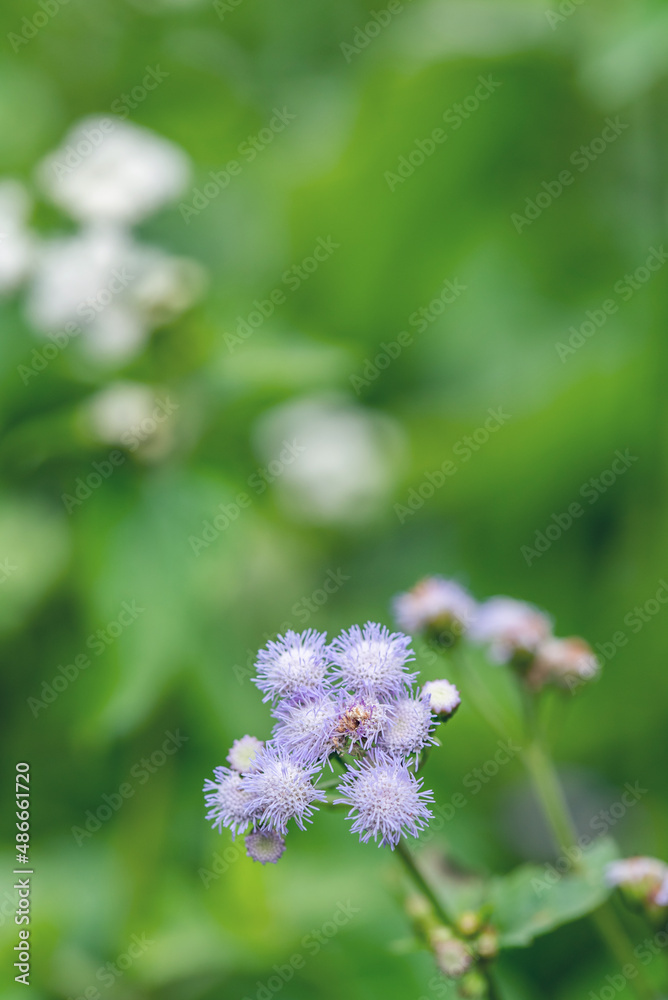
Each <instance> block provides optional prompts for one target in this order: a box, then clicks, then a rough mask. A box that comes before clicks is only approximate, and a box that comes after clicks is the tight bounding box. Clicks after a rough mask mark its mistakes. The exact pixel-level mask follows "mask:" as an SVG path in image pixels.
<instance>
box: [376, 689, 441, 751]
mask: <svg viewBox="0 0 668 1000" xmlns="http://www.w3.org/2000/svg"><path fill="white" fill-rule="evenodd" d="M435 724H436V723H435V721H434V719H433V717H432V714H431V709H430V707H429V698H428V697H422V696H421V697H417V698H416V697H411V696H410V695H404V696H403V697H401V698H398V699H397V700H396V701H395V702H394V704H393V706H392V718H391V719H390V720H389V722H388V724H387V725H386V726H385V728H384V730H383V734H382V736H381V738H380V740H379V741H378V747H379V749H381V750H383V751H385V752H386V753H388V754H390V756H392V757H409V756H411V754H416V755H417V754H418V753H419V752H420V750H424V749H425V747H427V746H429V745H430V744H433V743H435V742H436V740H435V739H434V738H433V737H432V735H431V734H432V730H433V729H434V726H435Z"/></svg>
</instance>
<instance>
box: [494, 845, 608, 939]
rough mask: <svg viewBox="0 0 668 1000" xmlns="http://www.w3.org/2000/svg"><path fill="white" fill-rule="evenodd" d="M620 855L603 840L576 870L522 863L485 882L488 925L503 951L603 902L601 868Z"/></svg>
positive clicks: (605, 888)
mask: <svg viewBox="0 0 668 1000" xmlns="http://www.w3.org/2000/svg"><path fill="white" fill-rule="evenodd" d="M618 857H619V852H618V849H617V846H616V844H615V842H614V841H613V840H612V839H611V838H609V837H604V838H601V839H600V840H598V841H597V842H596V843H595V844H594V845H593V846H592V847H590V848H588V849H587V850H585V851H584V852H582V854H581V858H580V862H579V867H578V870H577V871H574V870H573V867H572V866H569V869H568V870H567V871H566V872H565V873H564V874H563V875H562V874H560V872H559V871H558V870H557V868H556V867H555V866H554V865H549V864H548V865H533V864H532V865H522V866H521V867H520V868H516V869H515V871H513V872H511V873H510V874H509V875H504V876H502V877H500V878H495V879H493V880H492V882H491V884H490V894H489V901H490V902H491V904H492V906H493V915H492V922H493V923H494V925H495V926H496V927H497V929H498V931H499V934H500V944H501V947H503V948H520V947H524V946H526V945H528V944H530V943H531V942H532V941H533V939H534V938H536V937H538V936H539V935H541V934H547V933H548V932H549V931H552V930H554V929H555V928H556V927H560V926H561V925H562V924H566V923H569V922H570V921H571V920H578V919H579V918H580V917H583V916H584V915H585V914H587V913H591V911H592V910H595V909H596V908H597V907H598V906H600V905H601V903H603V902H605V900H606V899H607V898H608V896H609V894H610V891H611V890H610V889H609V888H608V886H606V884H605V881H604V879H603V872H604V869H605V866H606V865H607V864H608V863H609V862H610V861H613V860H615V858H618Z"/></svg>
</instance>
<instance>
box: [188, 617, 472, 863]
mask: <svg viewBox="0 0 668 1000" xmlns="http://www.w3.org/2000/svg"><path fill="white" fill-rule="evenodd" d="M413 659H414V655H413V653H412V651H411V649H410V639H409V637H408V636H406V635H404V634H403V633H401V632H390V631H389V630H388V629H387V628H385V627H384V626H383V625H378V624H376V623H374V622H367V623H366V625H364V626H363V627H361V628H360V627H359V626H358V625H353V626H352V628H350V629H348V630H346V631H344V632H342V633H341V634H340V635H339V636H338V637H337V638H336V639H334V641H333V642H331V643H330V644H329V645H328V644H327V639H326V635H324V634H321V633H318V632H315V631H313V630H312V629H308V630H307V631H306V632H302V633H301V634H298V633H296V632H287V633H286V634H285V635H284V636H279V637H278V638H277V639H276V640H275V641H272V642H269V643H267V646H266V647H265V648H264V649H262V650H260V652H259V654H258V657H257V661H256V664H255V666H256V670H257V676H256V677H255V678H254V679H253V680H254V683H255V684H256V685H257V687H258V688H259V689H260V691H261V692H262V693H263V695H264V698H263V700H264V701H269V702H271V706H272V707H271V714H272V715H273V717H274V719H275V720H276V721H275V725H274V729H273V733H272V738H271V739H270V740H269V741H267V742H266V743H262V742H261V741H260V740H258V739H256V738H255V737H254V736H244V737H242V738H241V739H239V740H235V742H234V745H233V747H232V749H231V750H230V752H229V754H228V757H227V760H228V762H229V764H230V767H217V768H215V770H214V779H215V780H213V781H211V780H207V781H206V782H205V784H204V792H205V801H206V805H207V807H208V812H207V819H208V820H210V821H211V822H212V823H213V826H214V828H217V829H218V830H219V831H221V832H222V828H223V827H226V828H227V829H229V830H230V832H231V834H232V836H233V837H234V836H235V835H236V834H246V850H247V853H248V855H249V857H251V858H253V859H254V860H255V861H259V862H261V863H262V864H266V863H267V862H276V861H278V859H279V858H280V857H281V855H282V853H283V851H284V849H285V841H284V837H285V834H286V833H287V829H288V824H289V822H290V820H294V822H295V825H296V826H297V827H298V828H299V829H301V830H303V829H305V824H306V823H310V822H311V821H312V818H313V812H314V810H317V808H318V803H322V802H329V804H332V805H336V804H337V803H342V804H345V805H348V806H349V807H350V810H349V813H348V819H350V820H352V825H351V832H352V833H355V834H358V835H359V838H360V840H361V841H362V842H367V841H368V840H370V839H373V840H374V841H377V842H379V846H383V845H388V846H389V847H390V848H392V849H394V848H395V847H396V846H397V844H398V843H399V840H400V839H401V837H403V836H407V835H408V834H410V835H411V836H413V837H417V836H418V834H419V833H420V830H422V829H423V828H424V827H425V826H426V824H427V823H428V821H429V819H430V818H431V816H432V813H431V812H430V810H429V808H428V806H427V803H428V802H431V801H433V795H432V793H431V792H430V791H426V790H423V789H422V779H419V778H417V777H416V773H415V772H416V771H417V769H418V766H419V763H420V755H421V754H422V753H423V752H424V751H425V750H426V749H427V748H428V747H429V746H431V745H432V744H434V743H436V742H437V741H436V740H435V738H434V735H433V733H434V729H435V727H436V726H437V725H438V723H439V722H442V721H444V720H445V719H448V718H450V717H451V716H452V715H453V713H454V712H455V710H456V708H457V707H458V705H459V695H458V692H457V689H456V688H455V687H454V686H453V685H451V684H450V683H449V682H448V681H445V680H442V681H434V682H430V683H429V684H427V685H425V687H424V688H423V689H422V690H415V686H414V685H415V681H416V679H417V676H418V673H417V671H411V670H410V669H409V667H408V664H409V663H410V661H411V660H413ZM435 685H436V686H435ZM325 769H327V770H325ZM335 769H336V770H337V773H340V771H341V770H342V771H343V773H342V774H340V779H336V778H332V777H331V775H332V773H333V772H334V770H335ZM322 774H324V775H325V776H328V775H329V776H330V780H329V781H328V782H327V785H328V786H333V785H337V784H338V787H337V788H336V789H335V794H337V795H338V797H333V798H331V799H328V795H327V791H326V790H325V789H324V788H319V787H318V786H317V781H318V780H319V777H320V776H321V775H322Z"/></svg>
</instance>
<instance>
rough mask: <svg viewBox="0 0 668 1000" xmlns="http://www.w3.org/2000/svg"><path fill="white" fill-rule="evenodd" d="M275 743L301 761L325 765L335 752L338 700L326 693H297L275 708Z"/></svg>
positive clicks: (299, 762)
mask: <svg viewBox="0 0 668 1000" xmlns="http://www.w3.org/2000/svg"><path fill="white" fill-rule="evenodd" d="M274 715H275V716H276V718H277V719H278V720H279V722H278V725H276V726H275V728H274V743H275V744H276V746H277V747H278V748H279V749H280V750H284V751H285V752H286V753H287V754H289V755H291V756H292V758H293V760H295V761H296V762H297V763H298V764H316V763H320V764H322V763H323V762H324V760H325V758H326V757H327V756H328V755H329V754H330V753H332V751H333V750H334V745H333V742H332V729H333V727H334V723H335V721H336V718H337V707H336V703H335V702H333V701H332V700H331V698H329V697H328V696H327V695H326V694H305V695H295V696H294V697H293V698H291V699H290V700H289V701H283V702H281V703H280V704H279V705H278V706H277V707H276V709H275V710H274Z"/></svg>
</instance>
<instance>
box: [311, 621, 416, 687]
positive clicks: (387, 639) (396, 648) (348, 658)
mask: <svg viewBox="0 0 668 1000" xmlns="http://www.w3.org/2000/svg"><path fill="white" fill-rule="evenodd" d="M409 645H410V639H409V637H408V636H407V635H404V634H403V632H390V631H389V630H388V629H387V628H385V626H384V625H378V624H376V623H375V622H367V623H366V625H365V626H364V628H363V629H361V628H360V627H359V625H353V627H352V628H350V629H348V630H347V631H346V632H342V633H341V635H339V636H338V637H337V638H336V639H335V640H334V641H333V642H332V644H331V646H330V647H329V651H330V656H331V659H332V662H333V663H334V664H335V666H336V668H337V669H336V670H335V671H334V674H335V676H336V677H337V679H338V680H339V682H340V684H341V687H343V688H345V689H346V690H348V691H352V692H353V694H355V695H361V696H362V697H367V696H368V697H369V698H375V699H380V700H383V699H386V698H391V697H394V696H396V695H398V694H399V693H400V692H401V691H402V690H403V689H404V688H406V687H409V686H410V685H411V684H412V683H413V681H414V680H415V678H416V677H417V672H416V673H409V672H408V671H407V670H406V663H407V662H408V661H409V660H413V659H415V657H414V655H413V653H412V651H411V650H410V649H409Z"/></svg>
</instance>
